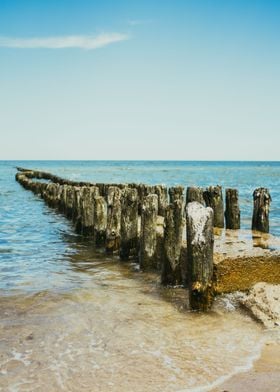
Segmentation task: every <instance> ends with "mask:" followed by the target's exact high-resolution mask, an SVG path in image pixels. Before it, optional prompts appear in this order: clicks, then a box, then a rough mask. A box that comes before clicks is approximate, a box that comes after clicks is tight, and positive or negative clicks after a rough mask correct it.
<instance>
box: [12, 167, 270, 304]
mask: <svg viewBox="0 0 280 392" xmlns="http://www.w3.org/2000/svg"><path fill="white" fill-rule="evenodd" d="M17 169H18V173H17V174H16V180H17V181H18V182H19V183H20V184H21V185H22V186H23V187H24V188H26V189H29V190H31V191H33V192H34V193H35V194H37V195H40V196H41V197H42V198H43V199H44V200H45V201H46V203H47V204H48V205H49V206H50V207H54V208H56V209H58V210H59V211H60V212H61V213H63V214H65V215H66V217H67V218H69V219H71V220H72V221H73V223H74V225H75V229H76V231H77V232H78V233H80V234H82V235H85V236H88V237H89V238H90V239H91V240H92V241H93V242H94V244H95V246H96V247H104V248H105V249H106V252H107V253H117V254H119V257H120V259H121V260H129V259H135V260H138V261H139V264H140V269H141V270H143V271H147V270H160V271H161V283H162V284H164V285H181V284H185V285H188V286H189V297H190V305H191V308H192V309H195V310H208V309H209V308H210V307H211V303H212V300H213V295H214V292H213V287H214V286H213V243H214V236H213V227H219V228H223V227H224V218H225V223H226V228H228V229H239V228H240V209H239V202H238V191H237V190H236V189H226V208H225V212H224V204H223V196H222V188H221V187H220V186H213V187H209V188H207V189H205V190H203V189H202V188H198V187H189V188H187V192H186V197H185V200H184V188H183V187H181V186H176V187H171V188H169V189H168V188H167V187H166V186H163V185H155V186H150V185H145V184H125V185H124V184H100V183H99V184H93V183H88V182H75V181H68V180H65V179H62V178H60V177H58V176H54V175H52V174H50V173H45V172H41V171H33V170H27V169H23V168H17ZM38 180H39V181H38ZM42 180H48V182H43V181H42ZM253 196H254V213H253V219H252V228H253V229H256V230H260V231H264V232H268V230H269V218H268V216H269V205H270V201H271V198H270V195H269V192H268V190H267V189H265V188H258V189H257V190H255V191H254V195H253ZM160 217H161V218H160ZM159 221H162V222H163V226H164V230H163V236H162V235H161V234H160V231H159ZM185 225H186V233H187V238H186V239H187V246H184V243H183V230H184V226H185Z"/></svg>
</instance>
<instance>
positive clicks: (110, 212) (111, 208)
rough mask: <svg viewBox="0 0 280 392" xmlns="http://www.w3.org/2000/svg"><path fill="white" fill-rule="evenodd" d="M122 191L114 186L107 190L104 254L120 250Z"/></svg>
mask: <svg viewBox="0 0 280 392" xmlns="http://www.w3.org/2000/svg"><path fill="white" fill-rule="evenodd" d="M121 197H122V191H121V189H120V188H118V187H116V186H110V187H109V188H108V190H107V203H108V207H107V228H106V252H108V253H113V252H115V251H117V250H119V248H120V231H121Z"/></svg>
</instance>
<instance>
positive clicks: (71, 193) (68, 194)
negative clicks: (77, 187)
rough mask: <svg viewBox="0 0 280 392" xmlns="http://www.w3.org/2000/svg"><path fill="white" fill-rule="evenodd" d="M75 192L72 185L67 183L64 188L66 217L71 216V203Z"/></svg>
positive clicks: (70, 217)
mask: <svg viewBox="0 0 280 392" xmlns="http://www.w3.org/2000/svg"><path fill="white" fill-rule="evenodd" d="M74 198H75V192H74V187H73V186H72V185H67V188H66V208H65V213H66V217H67V218H69V219H72V216H73V205H74Z"/></svg>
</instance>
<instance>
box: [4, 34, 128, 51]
mask: <svg viewBox="0 0 280 392" xmlns="http://www.w3.org/2000/svg"><path fill="white" fill-rule="evenodd" d="M128 38H129V37H128V35H126V34H121V33H103V34H99V35H95V36H93V35H68V36H59V37H33V38H14V37H1V36H0V47H5V48H21V49H63V48H80V49H88V50H92V49H98V48H102V47H104V46H107V45H110V44H113V43H115V42H120V41H125V40H127V39H128Z"/></svg>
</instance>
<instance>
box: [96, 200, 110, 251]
mask: <svg viewBox="0 0 280 392" xmlns="http://www.w3.org/2000/svg"><path fill="white" fill-rule="evenodd" d="M106 228H107V203H106V201H105V199H104V197H103V196H97V197H95V198H94V219H93V229H94V230H93V231H94V243H95V245H96V246H97V247H102V246H104V245H105V241H106Z"/></svg>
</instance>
